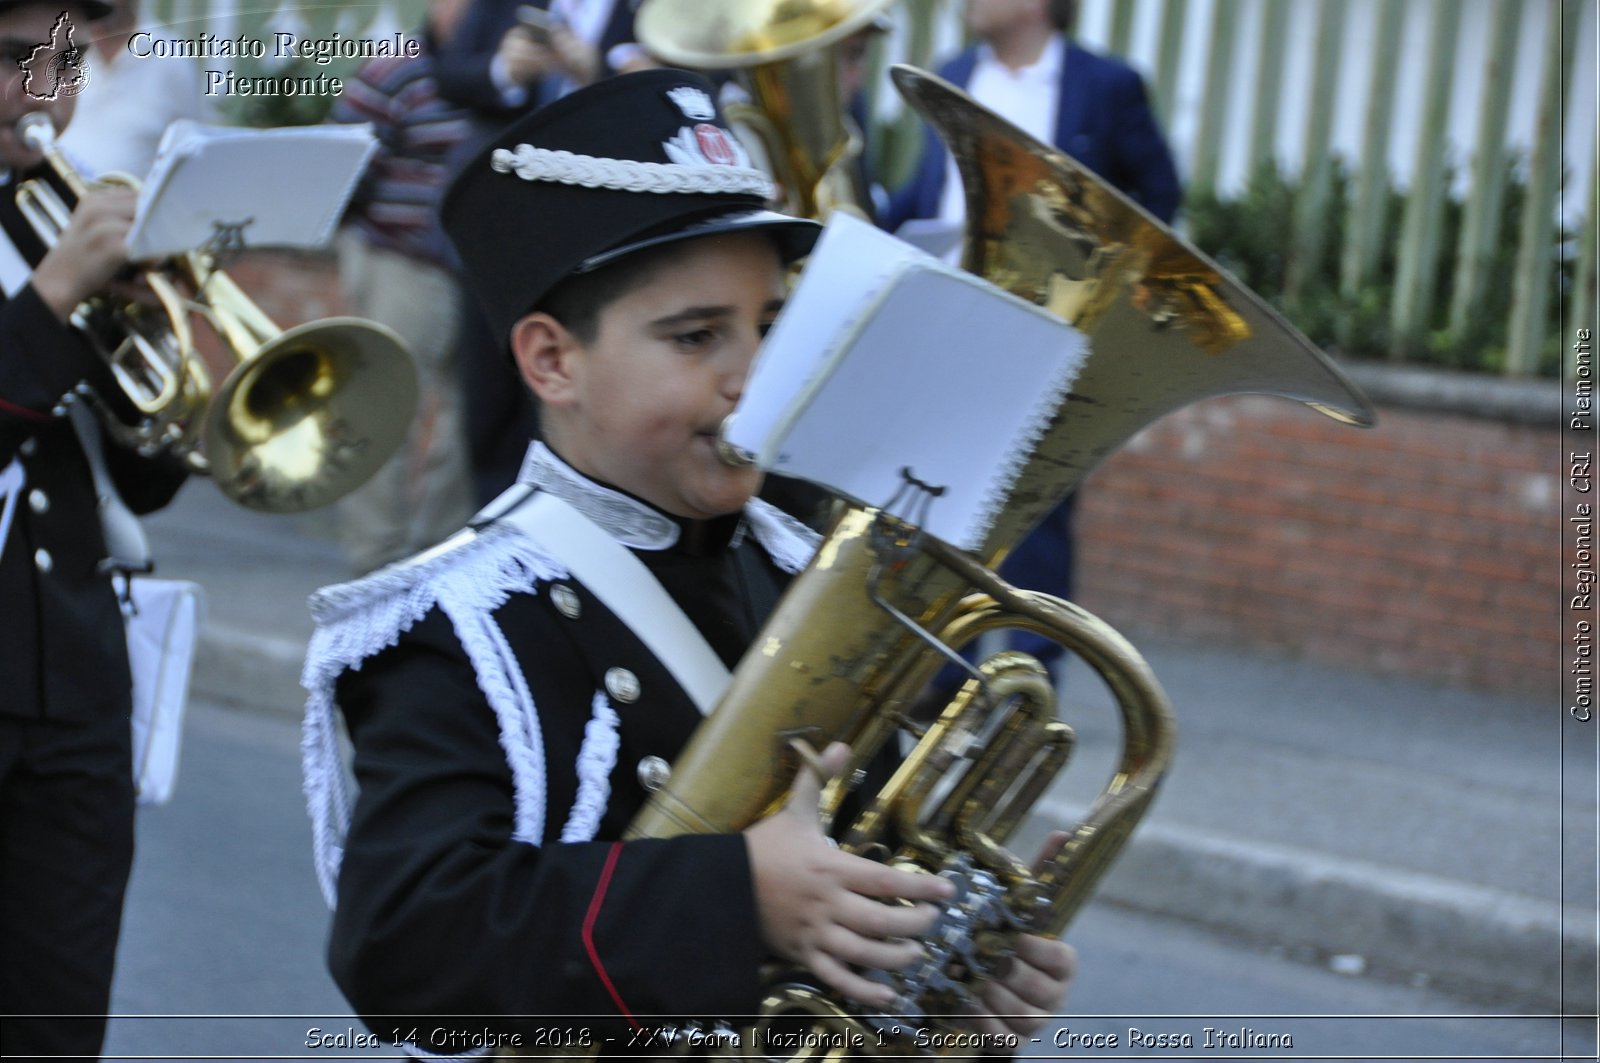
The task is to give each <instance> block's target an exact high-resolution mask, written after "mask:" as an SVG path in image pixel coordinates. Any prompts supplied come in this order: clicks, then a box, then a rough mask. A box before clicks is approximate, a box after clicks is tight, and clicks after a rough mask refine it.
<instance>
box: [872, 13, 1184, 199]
mask: <svg viewBox="0 0 1600 1063" xmlns="http://www.w3.org/2000/svg"><path fill="white" fill-rule="evenodd" d="M1076 7H1077V0H967V8H966V22H967V28H968V30H969V31H970V32H971V34H972V35H973V36H974V37H975V38H976V39H977V43H975V44H973V45H971V46H970V47H968V48H967V49H966V50H965V51H963V52H962V53H961V54H960V55H958V56H956V57H955V58H954V59H952V60H950V61H949V62H948V63H946V64H945V65H944V66H943V67H941V68H940V70H939V74H940V76H941V77H943V78H945V79H946V80H948V81H950V82H952V83H954V84H955V85H958V86H960V87H961V88H963V89H965V90H967V92H968V93H970V94H971V95H972V97H973V98H974V99H976V100H977V101H978V102H979V103H981V104H983V105H984V106H985V107H988V108H989V109H990V110H992V111H994V112H995V113H997V114H999V115H1000V116H1002V117H1003V118H1006V119H1007V120H1009V121H1011V122H1013V123H1015V124H1016V125H1018V126H1020V127H1021V128H1022V129H1024V130H1025V131H1027V132H1028V133H1031V134H1033V135H1034V136H1036V137H1037V138H1038V139H1040V140H1043V141H1047V142H1049V143H1051V144H1054V145H1055V146H1056V147H1058V148H1060V149H1061V150H1062V151H1064V152H1066V153H1067V154H1068V155H1071V156H1072V157H1073V158H1074V159H1076V160H1078V161H1079V162H1081V163H1083V164H1084V165H1085V166H1087V167H1088V168H1089V169H1091V170H1093V171H1094V172H1095V173H1097V174H1099V175H1100V176H1101V177H1103V178H1105V179H1106V180H1107V181H1109V182H1110V183H1111V184H1113V185H1115V186H1116V187H1117V188H1118V189H1120V190H1121V191H1123V192H1124V193H1126V194H1127V195H1128V196H1130V197H1131V198H1132V199H1133V200H1134V201H1135V202H1136V203H1138V204H1139V205H1140V206H1142V207H1143V208H1144V209H1145V210H1148V211H1149V212H1150V213H1151V214H1154V215H1155V216H1156V217H1158V218H1160V219H1161V220H1162V221H1164V222H1171V221H1172V218H1173V215H1175V214H1176V213H1177V211H1178V201H1179V199H1180V198H1181V196H1182V192H1181V189H1180V188H1179V184H1178V171H1177V167H1176V166H1174V164H1173V161H1172V153H1171V151H1170V150H1168V148H1167V142H1166V138H1165V137H1163V136H1162V133H1161V130H1160V128H1159V127H1158V126H1157V125H1156V119H1155V114H1154V112H1152V111H1151V109H1150V101H1149V98H1148V97H1147V96H1146V94H1145V89H1144V80H1143V79H1142V78H1141V77H1140V76H1139V74H1138V73H1137V72H1135V71H1134V70H1133V69H1132V68H1131V67H1129V66H1127V65H1126V64H1124V63H1121V62H1118V61H1117V60H1115V59H1111V58H1108V57H1106V56H1102V55H1096V54H1095V53H1093V52H1091V51H1088V50H1087V49H1084V48H1080V47H1079V46H1078V45H1076V44H1074V43H1072V41H1070V40H1069V39H1068V38H1067V36H1066V32H1067V29H1068V27H1069V26H1070V25H1071V24H1072V22H1073V21H1074V18H1075V11H1076ZM959 186H960V181H959V178H957V177H956V176H955V172H954V166H953V163H952V162H951V159H950V153H949V152H948V151H946V150H945V149H944V144H943V142H941V141H940V140H939V138H938V137H937V136H936V135H934V133H933V131H932V130H931V129H929V130H927V143H926V144H925V145H924V149H923V152H922V157H921V160H920V161H919V163H918V165H917V171H916V174H915V176H914V177H913V178H912V179H911V181H910V182H909V183H907V184H906V185H905V187H903V188H901V189H900V190H899V191H898V192H896V193H895V194H894V195H893V196H892V197H891V198H890V204H889V209H888V210H887V211H886V212H885V214H884V217H883V224H884V225H885V227H886V228H889V229H895V228H898V227H899V226H900V225H901V224H902V223H903V222H905V221H907V220H908V219H912V218H941V217H946V218H948V219H950V220H959V219H960V217H961V214H962V208H963V207H964V204H963V203H962V202H961V198H960V187H959ZM952 207H953V208H954V209H951V208H952Z"/></svg>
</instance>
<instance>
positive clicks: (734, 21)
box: [634, 0, 892, 218]
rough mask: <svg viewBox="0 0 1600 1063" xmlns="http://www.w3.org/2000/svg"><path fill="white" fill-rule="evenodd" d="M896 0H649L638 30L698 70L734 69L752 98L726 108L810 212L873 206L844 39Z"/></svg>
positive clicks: (797, 205) (788, 200) (662, 54)
mask: <svg viewBox="0 0 1600 1063" xmlns="http://www.w3.org/2000/svg"><path fill="white" fill-rule="evenodd" d="M891 2H892V0H645V2H644V4H642V5H641V6H640V8H639V12H638V14H637V16H635V19H634V35H635V36H636V37H638V39H639V43H640V44H642V45H643V46H644V47H645V49H646V50H647V51H649V52H650V53H651V54H652V55H654V56H655V57H656V58H657V59H659V60H661V61H662V62H664V63H670V64H671V65H673V66H680V67H686V68H688V69H690V70H708V71H721V70H732V71H734V73H735V76H736V78H737V80H738V82H739V85H740V86H741V87H742V88H743V89H744V90H745V91H746V92H747V93H749V95H750V101H749V103H747V104H746V103H735V104H732V105H730V106H728V107H726V108H725V111H726V113H727V116H728V121H729V122H731V123H732V124H733V125H734V126H735V127H736V128H737V127H742V128H744V129H747V130H749V131H750V133H751V135H753V136H754V137H755V138H756V140H757V142H758V145H759V148H760V151H761V154H763V155H764V156H765V157H766V163H767V166H768V169H769V171H770V172H771V174H772V176H773V179H774V180H775V181H777V183H778V185H779V187H780V189H781V195H782V198H781V201H780V203H781V206H780V209H782V210H785V211H787V212H788V213H790V214H795V215H798V216H799V217H802V218H824V217H827V215H828V214H830V213H831V212H833V211H835V210H846V211H851V212H854V213H856V214H864V213H865V211H866V206H867V203H868V199H867V197H868V192H867V190H866V188H865V186H864V182H863V179H862V175H861V170H860V167H859V166H858V165H857V159H858V158H859V156H860V154H861V150H862V141H861V131H860V130H859V129H857V128H856V126H855V123H854V122H853V121H852V120H851V118H850V116H849V114H848V113H847V106H848V103H849V101H847V100H842V99H840V91H839V60H838V53H837V46H838V45H839V44H840V43H841V42H843V41H845V40H846V39H847V38H849V37H850V36H851V35H853V34H855V33H857V32H860V31H861V30H864V29H866V28H868V27H869V26H871V25H872V23H873V21H874V20H875V19H877V18H878V17H879V15H880V14H882V12H883V11H884V10H885V9H886V8H888V6H889V4H890V3H891Z"/></svg>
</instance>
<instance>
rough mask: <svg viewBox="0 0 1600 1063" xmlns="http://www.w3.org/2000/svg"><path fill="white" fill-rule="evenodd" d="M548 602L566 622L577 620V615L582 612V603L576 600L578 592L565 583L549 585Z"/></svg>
mask: <svg viewBox="0 0 1600 1063" xmlns="http://www.w3.org/2000/svg"><path fill="white" fill-rule="evenodd" d="M550 601H551V602H552V603H553V604H554V605H555V607H556V609H557V610H558V611H559V612H560V613H561V615H562V616H564V617H566V618H567V619H568V620H576V619H578V614H579V613H581V612H583V603H582V602H580V601H579V600H578V592H577V591H575V590H573V589H572V588H571V587H569V586H567V585H566V584H565V583H556V584H552V585H551V587H550Z"/></svg>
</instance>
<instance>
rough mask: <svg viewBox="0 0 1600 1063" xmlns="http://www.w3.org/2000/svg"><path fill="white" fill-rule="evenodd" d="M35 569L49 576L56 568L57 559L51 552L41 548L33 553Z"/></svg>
mask: <svg viewBox="0 0 1600 1063" xmlns="http://www.w3.org/2000/svg"><path fill="white" fill-rule="evenodd" d="M33 567H34V568H36V569H38V570H39V571H40V572H43V573H45V574H47V575H48V574H49V572H50V570H51V569H53V568H55V567H56V559H55V558H53V557H51V556H50V551H48V550H46V549H44V548H43V547H40V548H39V549H37V550H35V551H34V552H33Z"/></svg>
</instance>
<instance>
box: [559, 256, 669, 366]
mask: <svg viewBox="0 0 1600 1063" xmlns="http://www.w3.org/2000/svg"><path fill="white" fill-rule="evenodd" d="M683 247H684V244H683V243H671V244H660V245H658V246H656V247H647V248H644V249H643V250H640V251H635V252H634V253H633V254H631V255H624V256H623V257H622V258H619V259H617V260H616V261H615V262H611V263H608V264H607V265H604V266H601V267H600V268H599V269H597V270H595V271H593V272H592V273H569V274H567V276H566V277H564V278H563V279H562V280H561V281H560V282H558V283H557V284H556V286H555V287H554V288H552V289H550V294H548V295H546V296H545V297H544V298H543V299H541V300H540V301H539V305H538V307H537V309H539V310H542V311H544V312H545V313H547V314H549V315H550V316H551V317H553V318H555V319H556V320H557V321H559V322H561V324H562V325H563V326H564V327H565V328H566V330H567V331H568V332H570V333H572V335H573V337H574V338H575V339H576V340H577V341H578V342H579V343H581V344H583V345H584V346H585V347H587V346H589V345H590V344H592V343H594V341H595V340H596V339H597V338H598V337H599V335H600V315H601V314H602V313H603V312H604V311H605V308H606V307H608V306H610V305H611V304H612V303H614V302H616V301H617V300H618V299H621V298H622V297H623V296H625V295H627V294H628V293H629V292H632V291H635V290H637V289H639V288H642V287H644V286H645V285H646V284H648V283H649V282H650V281H651V280H652V279H653V278H654V277H655V275H656V274H657V273H659V272H660V271H661V269H662V268H663V267H664V266H666V265H667V263H668V262H670V261H671V260H672V259H674V258H677V257H678V255H679V254H680V253H681V252H682V251H683Z"/></svg>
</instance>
